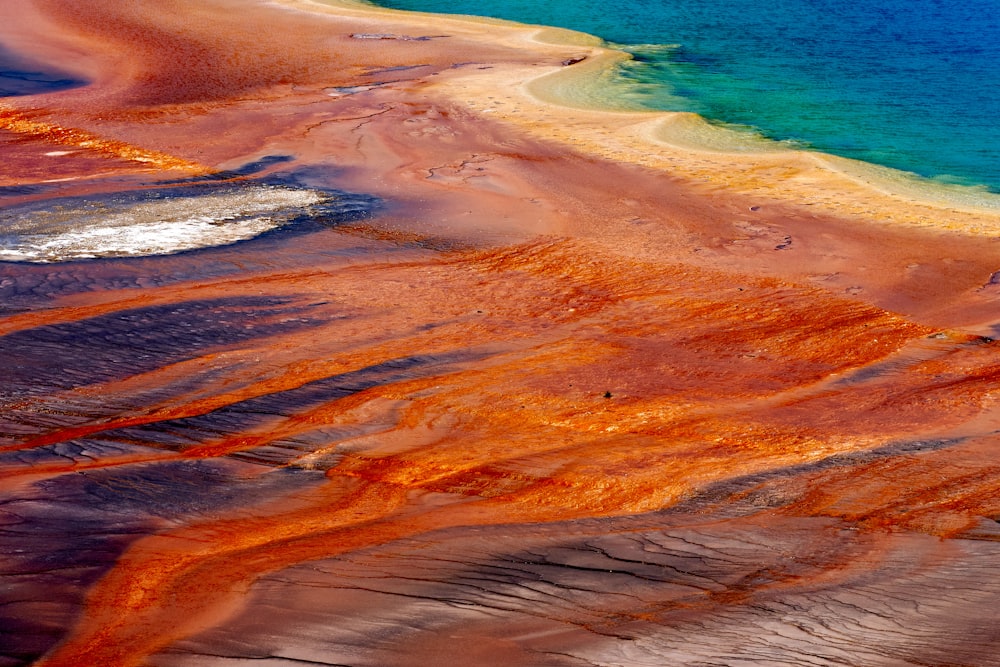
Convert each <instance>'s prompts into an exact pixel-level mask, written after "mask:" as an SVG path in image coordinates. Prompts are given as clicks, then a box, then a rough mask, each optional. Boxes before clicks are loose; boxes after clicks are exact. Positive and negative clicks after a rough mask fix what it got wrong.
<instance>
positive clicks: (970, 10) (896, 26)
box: [378, 0, 1000, 192]
mask: <svg viewBox="0 0 1000 667" xmlns="http://www.w3.org/2000/svg"><path fill="white" fill-rule="evenodd" d="M378 4H381V5H383V6H388V7H395V8H398V9H412V10H419V11H429V12H441V13H453V14H474V15H479V16H493V17H499V18H506V19H511V20H515V21H520V22H524V23H538V24H544V25H554V26H560V27H565V28H572V29H575V30H580V31H583V32H587V33H591V34H594V35H597V36H599V37H601V38H603V39H605V40H607V41H609V42H611V43H613V44H615V45H616V46H618V47H619V48H624V49H625V50H627V51H629V52H631V53H632V54H634V55H635V57H636V58H635V60H634V61H633V62H631V63H629V64H628V65H626V66H624V67H623V68H622V70H621V72H620V76H621V77H622V78H623V79H624V80H626V81H629V82H631V83H632V84H634V85H632V86H630V87H629V95H628V97H629V101H631V102H635V103H638V104H640V105H641V106H645V107H649V108H654V109H664V110H671V111H694V112H697V113H699V114H701V115H703V116H705V117H706V118H709V119H712V120H714V121H719V122H723V123H726V124H732V125H736V126H745V127H746V128H752V129H753V130H754V131H757V132H759V133H760V134H763V135H764V136H766V137H768V138H771V139H776V140H782V141H791V142H793V143H795V144H797V145H800V146H802V147H804V148H814V149H818V150H822V151H825V152H828V153H833V154H836V155H841V156H844V157H851V158H855V159H860V160H865V161H867V162H874V163H877V164H882V165H886V166H890V167H894V168H896V169H901V170H904V171H909V172H914V173H917V174H919V175H921V176H925V177H929V178H934V179H937V180H940V181H944V182H948V183H960V184H965V185H981V186H986V187H988V188H989V189H990V190H992V191H995V192H1000V138H998V136H1000V134H998V126H997V123H998V122H1000V0H905V1H903V0H870V1H869V2H857V1H856V0H853V1H850V2H847V1H844V0H771V1H770V2H767V3H761V2H759V0H633V1H632V2H629V3H609V2H597V1H595V0H549V1H548V2H540V1H538V0H474V1H473V0H379V2H378Z"/></svg>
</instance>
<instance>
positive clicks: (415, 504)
mask: <svg viewBox="0 0 1000 667" xmlns="http://www.w3.org/2000/svg"><path fill="white" fill-rule="evenodd" d="M0 43H2V44H4V45H5V46H6V47H8V48H10V49H11V50H13V51H16V52H17V53H20V54H22V55H24V57H26V58H27V57H30V58H31V59H32V61H33V62H37V63H40V66H51V67H54V68H55V67H58V68H62V70H65V71H67V72H68V73H69V74H70V75H72V77H74V80H79V81H80V82H81V84H80V85H76V86H73V87H68V88H65V89H60V90H53V91H51V92H45V93H38V94H33V95H26V96H21V97H9V98H5V100H4V101H3V102H2V104H0V151H2V156H3V160H2V164H0V206H2V208H0V260H2V261H0V498H2V501H0V666H3V667H7V666H9V667H21V666H26V665H37V666H38V667H88V666H94V667H140V666H154V667H227V666H231V665H255V666H260V667H286V666H287V667H292V666H294V665H330V666H342V665H350V666H352V667H369V666H370V667H376V666H377V667H404V666H412V667H418V666H419V667H425V666H426V667H429V666H433V665H446V664H455V665H472V666H489V665H495V666H504V667H516V666H524V667H573V666H590V665H594V666H596V665H602V666H603V665H608V666H611V665H615V666H628V667H632V666H656V667H663V666H666V665H691V666H696V665H697V666H703V665H725V666H732V667H743V666H748V665H787V666H801V665H809V666H810V667H819V666H835V665H841V666H842V665H851V666H859V667H860V666H865V667H901V666H905V665H912V666H918V665H920V666H928V665H935V666H942V667H943V666H945V665H956V666H957V665H963V666H969V665H975V666H987V665H1000V658H997V655H998V654H1000V630H998V627H997V623H996V621H995V615H996V609H997V605H998V602H1000V576H998V575H997V573H996V569H997V568H996V566H997V564H998V563H1000V542H998V540H1000V526H998V524H997V518H998V517H1000V458H998V452H1000V390H998V386H1000V343H998V342H996V341H995V340H994V336H996V335H997V334H998V326H1000V314H998V313H1000V279H997V278H996V277H995V276H996V275H997V273H996V272H997V271H998V270H1000V244H998V243H997V235H998V232H1000V214H998V213H997V212H996V211H995V210H994V211H990V210H988V209H983V210H977V209H973V208H961V207H957V206H954V205H951V204H947V203H942V202H934V201H930V200H922V199H919V198H918V197H917V196H916V195H913V194H912V193H909V194H908V193H899V192H895V193H894V192H890V191H887V190H886V189H885V188H883V187H880V186H877V185H873V184H870V183H866V182H864V181H863V180H862V179H860V178H858V177H856V176H855V175H851V174H849V173H847V172H846V171H845V170H844V169H842V168H841V167H842V165H841V164H840V162H838V161H837V160H834V159H833V158H826V157H824V156H820V155H815V154H808V153H794V152H789V153H766V154H739V155H736V154H733V155H729V154H724V153H712V152H707V151H696V150H693V149H690V148H684V147H680V146H671V145H669V144H667V143H664V142H663V141H662V140H660V139H657V137H658V136H659V135H658V134H657V131H656V128H657V127H658V126H660V125H662V124H669V123H671V122H677V119H676V118H674V117H672V116H670V115H669V114H655V113H625V112H607V111H599V110H593V109H579V108H571V107H567V106H560V105H559V104H557V103H556V102H554V101H552V97H553V95H555V93H553V92H552V91H555V90H558V89H560V87H565V86H566V85H571V84H572V79H571V77H587V76H593V75H594V72H596V71H599V70H600V68H601V67H603V66H607V65H608V63H611V62H612V61H613V60H614V59H615V58H617V57H619V56H618V55H616V54H614V53H612V52H609V51H605V50H604V49H603V48H602V47H600V46H598V45H596V44H595V43H591V42H588V41H587V40H586V39H584V38H583V37H581V36H579V35H573V34H570V33H561V32H558V31H546V30H543V29H541V28H531V27H523V26H516V25H513V24H506V23H497V22H475V21H472V20H465V19H451V18H442V17H431V16H426V15H414V14H404V13H397V12H391V11H388V10H381V9H377V8H374V7H369V6H362V5H355V4H350V3H346V2H345V3H336V4H334V3H331V4H319V3H311V2H304V1H300V0H287V1H281V2H277V1H272V2H266V1H263V0H134V1H130V2H124V1H122V0H88V1H87V2H74V1H70V0H4V3H3V5H2V7H0ZM567 63H571V64H572V66H570V65H569V64H567Z"/></svg>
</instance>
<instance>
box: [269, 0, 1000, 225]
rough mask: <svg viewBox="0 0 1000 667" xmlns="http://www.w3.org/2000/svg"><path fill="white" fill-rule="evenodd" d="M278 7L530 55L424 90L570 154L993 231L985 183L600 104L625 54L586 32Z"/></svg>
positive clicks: (726, 186) (329, 7)
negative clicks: (381, 22)
mask: <svg viewBox="0 0 1000 667" xmlns="http://www.w3.org/2000/svg"><path fill="white" fill-rule="evenodd" d="M281 4H285V5H288V6H292V7H296V8H301V9H306V10H310V11H323V12H332V13H335V14H337V15H339V16H344V17H355V18H360V17H365V16H378V17H382V18H385V19H388V20H391V22H392V23H393V24H395V25H401V24H402V25H407V26H409V27H410V28H409V29H410V30H411V31H412V34H413V35H435V34H443V33H447V34H449V35H455V36H461V37H463V38H472V39H477V40H482V41H487V42H490V43H493V44H496V45H502V46H507V47H514V48H517V49H523V50H528V51H532V52H535V53H537V54H538V55H539V59H540V60H542V59H544V60H545V61H546V63H547V64H545V65H541V64H523V63H522V64H513V63H511V64H507V65H505V66H502V67H497V66H493V67H489V68H481V69H456V70H454V71H452V72H449V73H447V75H444V76H441V77H438V78H437V79H436V81H435V82H434V83H433V84H432V85H431V86H430V89H432V90H434V91H435V92H438V93H442V94H444V95H445V96H447V97H448V98H449V99H451V100H453V101H455V102H456V103H459V104H461V105H464V106H465V107H466V108H467V109H468V110H469V111H470V112H472V113H475V114H484V115H485V114H488V115H489V117H490V118H491V119H493V120H496V121H501V122H504V123H509V124H512V125H516V126H517V127H519V128H521V129H522V130H526V131H528V132H530V133H531V134H533V135H535V136H538V137H540V138H544V139H548V140H555V141H558V142H561V143H563V144H565V145H567V146H569V147H571V148H572V149H574V150H576V151H580V152H584V153H589V154H593V155H596V156H600V157H604V158H609V159H612V160H615V161H618V162H623V163H633V164H638V165H642V166H645V167H650V168H653V169H657V170H662V171H664V172H666V173H669V174H670V175H672V176H676V177H680V178H682V179H685V180H689V181H693V182H695V183H700V184H702V185H703V186H704V187H706V188H708V189H711V190H725V191H726V192H728V193H732V194H737V193H738V194H744V195H750V196H752V197H759V198H761V200H762V201H769V202H774V201H780V202H783V203H790V204H793V205H797V206H803V207H810V210H811V211H814V212H816V213H823V214H834V215H838V216H848V217H856V218H862V219H865V220H868V221H872V222H879V223H891V224H905V225H916V226H921V227H929V228H934V229H941V230H954V231H960V232H965V233H971V234H976V235H993V234H996V233H998V232H1000V196H997V195H993V194H991V193H988V192H986V191H985V190H978V189H975V188H968V187H959V186H949V185H944V184H938V183H935V182H933V181H930V180H925V179H920V178H918V177H916V176H913V175H911V174H907V173H904V172H900V171H896V170H893V169H890V168H887V167H881V166H879V165H873V164H868V163H864V162H860V161H857V160H851V159H847V158H841V157H837V156H833V155H828V154H824V153H819V152H815V151H804V150H794V149H789V148H788V147H787V146H786V145H783V144H781V143H777V142H771V141H768V140H765V139H754V138H753V137H748V136H747V135H744V134H742V133H741V134H736V132H734V131H732V130H729V129H726V128H723V127H720V126H716V125H713V124H710V123H709V122H707V121H705V120H704V119H703V118H701V117H699V116H697V115H696V114H692V113H682V112H656V111H636V110H627V109H622V110H616V109H613V108H608V106H607V105H611V104H614V101H613V100H608V99H606V97H607V94H606V93H602V92H600V89H601V87H602V86H606V85H607V83H608V82H609V80H610V79H611V77H613V72H614V69H615V67H616V65H617V64H618V63H620V62H621V61H622V60H624V59H626V58H628V57H629V56H628V54H625V53H623V52H620V51H616V50H612V49H609V48H605V47H604V46H602V44H601V42H600V40H598V39H597V38H595V37H592V36H589V35H585V34H582V33H577V32H573V31H569V30H563V29H558V28H548V27H542V26H527V25H520V24H516V23H512V22H508V21H500V20H496V19H488V18H476V17H464V16H463V17H459V16H454V17H453V16H441V15H437V14H426V13H418V12H401V11H397V10H391V9H386V8H382V7H376V6H372V5H367V4H363V3H360V2H353V1H351V0H281ZM552 63H556V64H552ZM602 97H603V98H604V99H602ZM597 105H602V106H604V108H598V107H597Z"/></svg>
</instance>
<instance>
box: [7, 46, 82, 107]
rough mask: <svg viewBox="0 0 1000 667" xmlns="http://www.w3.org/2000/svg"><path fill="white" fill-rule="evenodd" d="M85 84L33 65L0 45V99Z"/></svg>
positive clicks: (61, 73)
mask: <svg viewBox="0 0 1000 667" xmlns="http://www.w3.org/2000/svg"><path fill="white" fill-rule="evenodd" d="M84 83H85V82H84V81H82V80H80V79H76V78H74V77H72V76H69V75H67V74H64V73H63V72H57V71H55V70H53V69H51V68H48V67H45V66H42V65H39V64H38V63H34V62H32V61H30V60H28V59H27V58H24V57H22V56H20V55H18V54H15V53H13V52H11V51H9V50H8V49H6V48H4V47H3V45H0V97H11V96H15V95H36V94H38V93H51V92H55V91H57V90H65V89H66V88H73V87H75V86H82V85H83V84H84Z"/></svg>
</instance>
